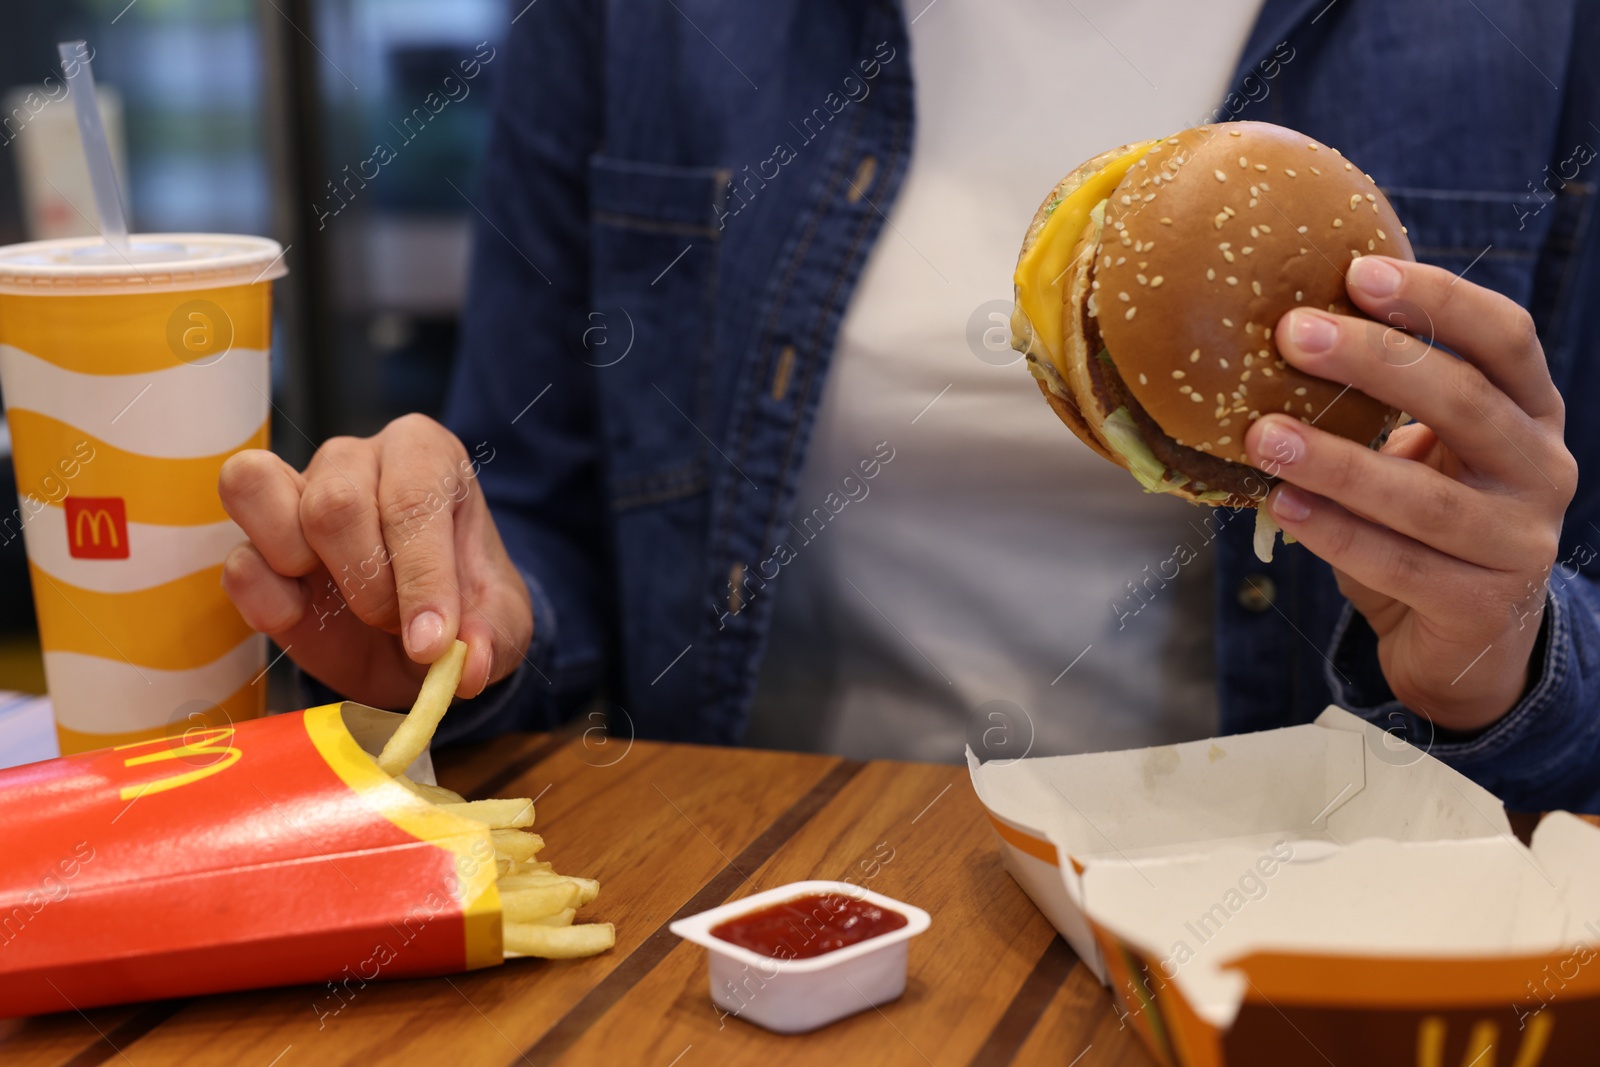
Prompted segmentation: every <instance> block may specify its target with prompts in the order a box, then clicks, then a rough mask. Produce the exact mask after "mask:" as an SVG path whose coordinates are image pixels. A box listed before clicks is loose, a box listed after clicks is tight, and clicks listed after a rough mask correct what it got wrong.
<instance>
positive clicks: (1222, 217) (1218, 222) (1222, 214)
mask: <svg viewBox="0 0 1600 1067" xmlns="http://www.w3.org/2000/svg"><path fill="white" fill-rule="evenodd" d="M1227 221H1228V213H1227V212H1226V211H1219V212H1217V217H1216V218H1214V219H1212V220H1211V222H1212V224H1213V225H1215V226H1216V228H1217V229H1219V230H1220V229H1222V224H1223V223H1224V222H1227Z"/></svg>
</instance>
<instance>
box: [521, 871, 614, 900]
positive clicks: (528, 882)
mask: <svg viewBox="0 0 1600 1067" xmlns="http://www.w3.org/2000/svg"><path fill="white" fill-rule="evenodd" d="M562 884H566V885H572V886H575V887H576V888H577V890H578V899H577V905H576V906H577V907H580V908H581V907H583V906H584V905H585V904H590V903H593V901H594V900H595V898H596V897H598V896H599V895H600V883H599V882H597V881H595V880H594V879H593V878H576V877H574V876H572V875H569V874H554V873H550V872H546V871H517V872H515V873H513V874H507V875H502V876H501V878H500V889H501V891H502V892H504V891H505V890H507V889H536V888H538V887H540V886H547V885H562Z"/></svg>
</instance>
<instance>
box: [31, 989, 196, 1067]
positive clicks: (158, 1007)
mask: <svg viewBox="0 0 1600 1067" xmlns="http://www.w3.org/2000/svg"><path fill="white" fill-rule="evenodd" d="M188 1003H189V998H187V997H185V998H181V999H178V1000H163V1001H160V1002H158V1003H155V1004H152V1005H150V1006H149V1007H148V1008H146V1009H144V1010H143V1011H141V1012H139V1014H137V1015H135V1016H133V1017H132V1018H131V1019H127V1020H125V1021H124V1022H123V1023H122V1025H121V1026H116V1027H113V1028H112V1029H111V1032H110V1033H103V1034H101V1035H100V1040H99V1041H96V1042H95V1043H94V1044H92V1045H90V1046H89V1047H88V1048H85V1049H84V1050H82V1051H81V1052H79V1053H78V1054H77V1055H76V1056H74V1057H72V1058H71V1059H70V1060H67V1061H65V1062H64V1063H62V1064H61V1067H99V1065H100V1064H102V1063H105V1062H106V1061H108V1060H110V1059H111V1058H112V1057H113V1056H116V1057H122V1050H123V1049H124V1048H127V1047H128V1046H129V1045H132V1044H133V1043H134V1042H135V1041H138V1040H139V1039H140V1038H141V1037H143V1036H144V1035H146V1034H148V1033H149V1032H150V1031H152V1030H154V1029H155V1028H156V1027H158V1026H160V1025H161V1024H162V1023H164V1022H166V1021H167V1020H168V1019H170V1018H172V1017H173V1016H174V1015H176V1014H178V1012H179V1011H181V1010H182V1009H183V1008H184V1006H185V1005H187V1004H188ZM86 1021H87V1020H86Z"/></svg>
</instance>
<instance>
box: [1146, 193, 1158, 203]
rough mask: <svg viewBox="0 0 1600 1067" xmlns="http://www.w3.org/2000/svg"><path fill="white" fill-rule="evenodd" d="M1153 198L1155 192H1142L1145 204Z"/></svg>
mask: <svg viewBox="0 0 1600 1067" xmlns="http://www.w3.org/2000/svg"><path fill="white" fill-rule="evenodd" d="M1155 198H1156V194H1155V193H1146V194H1144V202H1145V203H1147V204H1148V203H1149V202H1150V201H1152V200H1154V199H1155Z"/></svg>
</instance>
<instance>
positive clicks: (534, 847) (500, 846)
mask: <svg viewBox="0 0 1600 1067" xmlns="http://www.w3.org/2000/svg"><path fill="white" fill-rule="evenodd" d="M466 661H467V646H466V643H465V642H462V641H457V642H455V643H454V644H453V645H451V647H450V650H449V651H448V652H446V653H445V654H444V655H443V656H442V657H440V658H439V659H438V660H436V661H435V662H434V663H433V665H432V666H430V667H429V668H428V675H427V677H426V678H424V679H423V680H422V691H421V692H420V693H418V694H417V701H416V703H415V704H413V705H412V707H411V713H410V715H408V716H407V717H406V721H405V722H404V723H402V724H401V726H400V728H399V729H398V730H396V731H395V732H394V734H393V736H391V737H390V738H389V740H388V742H387V743H386V744H385V745H384V746H383V752H382V754H381V755H379V756H378V766H379V767H381V768H382V769H383V770H384V772H385V773H387V774H389V775H391V776H393V777H394V779H395V780H396V781H397V782H399V783H400V784H401V785H402V786H404V787H405V788H406V789H408V790H410V791H411V792H412V793H413V794H414V795H416V796H417V797H418V798H419V799H421V800H424V801H426V802H428V803H430V804H434V805H436V806H437V807H439V808H440V809H442V810H444V811H447V812H449V813H451V814H452V815H458V816H461V817H463V818H467V819H473V820H475V821H477V822H481V823H484V824H485V825H487V826H488V827H489V833H490V836H491V838H492V839H493V841H494V854H495V868H496V872H497V883H498V888H499V891H500V906H501V928H502V938H503V942H504V946H505V947H504V952H505V956H506V958H508V959H511V958H515V957H518V956H538V957H541V958H544V959H573V958H577V957H580V956H593V955H597V954H598V953H601V952H604V951H606V950H607V949H609V948H611V947H612V946H613V945H615V944H616V929H615V927H613V926H612V925H611V924H610V923H576V924H575V923H574V922H573V919H574V917H575V916H576V914H577V909H578V908H580V907H583V906H584V905H586V904H589V903H591V902H593V901H594V899H595V898H596V897H597V896H599V894H600V883H599V882H597V881H595V880H594V879H592V878H573V877H569V876H567V875H562V874H556V873H555V871H554V868H553V867H552V866H551V865H550V864H549V863H544V862H539V861H538V860H537V858H536V857H537V856H538V854H539V852H540V850H541V849H543V848H544V838H543V837H541V836H540V835H538V834H536V833H532V832H531V828H532V826H533V819H534V810H533V801H532V800H526V799H511V800H471V801H469V800H465V799H463V798H462V797H461V796H460V795H459V794H457V793H453V792H451V791H450V790H448V789H444V788H442V787H440V786H437V785H430V784H427V783H424V782H413V781H411V780H410V779H409V778H407V777H406V776H405V774H404V773H403V772H404V771H405V769H406V768H407V767H409V766H411V764H412V763H413V762H414V761H415V760H416V759H417V757H418V756H421V755H422V754H423V753H424V752H426V751H427V750H428V745H429V744H430V743H431V742H432V741H433V735H434V731H436V730H437V729H438V728H439V723H440V722H441V721H443V719H444V716H445V712H447V711H448V710H449V709H450V701H451V698H452V697H453V696H454V695H455V691H456V686H457V685H458V684H459V683H460V681H461V671H462V668H463V667H464V666H465V665H466Z"/></svg>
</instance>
